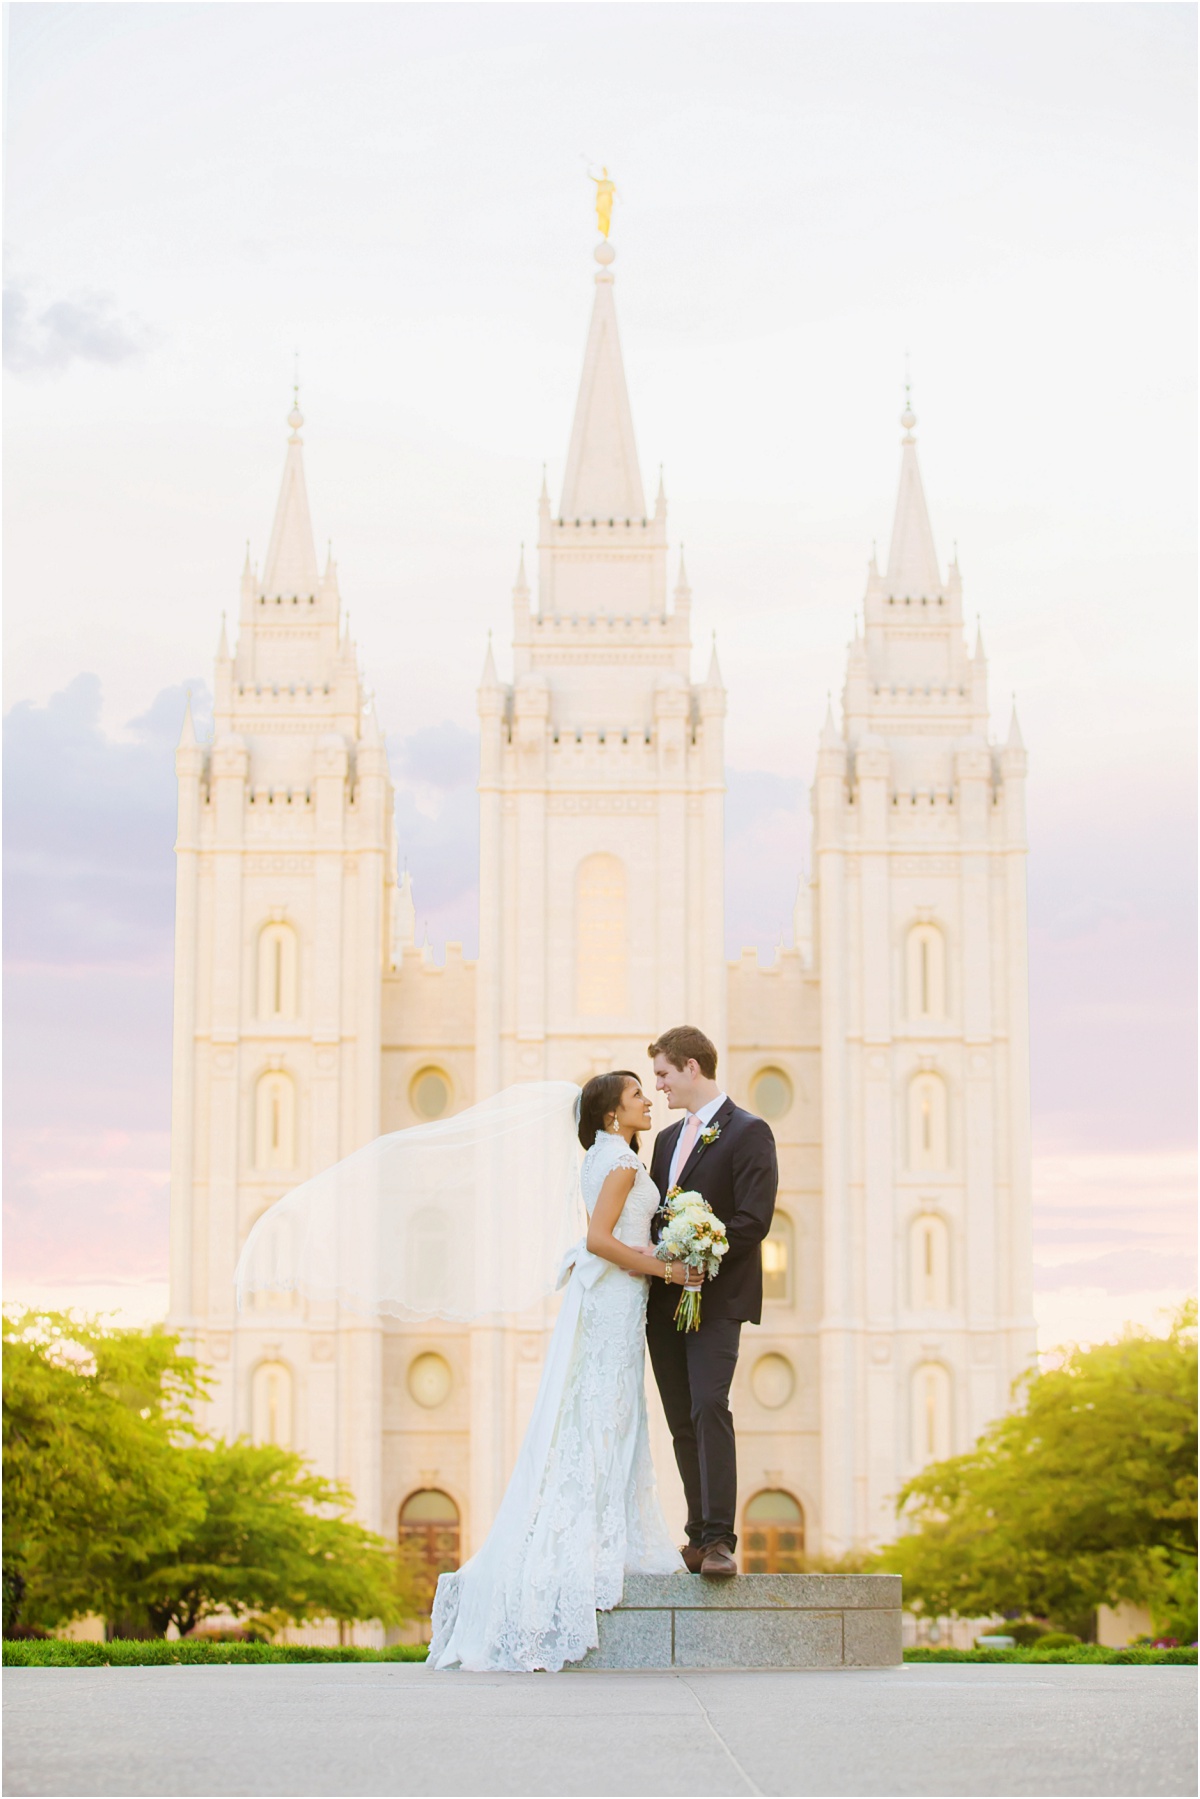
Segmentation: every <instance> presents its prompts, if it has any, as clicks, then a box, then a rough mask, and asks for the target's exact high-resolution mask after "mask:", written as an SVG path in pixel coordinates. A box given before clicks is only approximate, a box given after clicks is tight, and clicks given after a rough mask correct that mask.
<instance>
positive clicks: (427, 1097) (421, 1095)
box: [408, 1068, 450, 1119]
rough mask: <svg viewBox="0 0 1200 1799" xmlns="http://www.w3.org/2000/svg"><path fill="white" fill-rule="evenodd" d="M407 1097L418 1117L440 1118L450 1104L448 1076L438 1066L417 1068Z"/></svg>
mask: <svg viewBox="0 0 1200 1799" xmlns="http://www.w3.org/2000/svg"><path fill="white" fill-rule="evenodd" d="M408 1098H409V1103H410V1104H411V1106H412V1109H413V1111H414V1112H415V1113H416V1115H417V1117H418V1118H424V1119H433V1118H441V1117H442V1115H443V1114H444V1113H445V1111H446V1109H447V1107H448V1106H449V1104H450V1076H449V1075H448V1074H443V1073H442V1070H441V1069H440V1068H418V1070H417V1072H416V1074H414V1076H413V1078H412V1080H411V1081H410V1082H409V1085H408Z"/></svg>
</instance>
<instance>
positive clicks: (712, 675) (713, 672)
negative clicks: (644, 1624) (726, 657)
mask: <svg viewBox="0 0 1200 1799" xmlns="http://www.w3.org/2000/svg"><path fill="white" fill-rule="evenodd" d="M704 685H705V686H706V687H720V688H721V689H722V690H724V687H725V683H724V681H723V680H722V679H721V664H720V663H719V662H718V661H717V634H716V632H715V631H714V632H713V634H712V655H711V656H710V657H709V661H708V674H707V675H706V676H705V679H704Z"/></svg>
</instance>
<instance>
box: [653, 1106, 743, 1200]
mask: <svg viewBox="0 0 1200 1799" xmlns="http://www.w3.org/2000/svg"><path fill="white" fill-rule="evenodd" d="M727 1097H728V1095H726V1094H724V1093H718V1094H717V1097H716V1099H710V1100H709V1102H708V1104H707V1105H704V1106H701V1107H700V1110H699V1111H698V1112H695V1113H692V1112H689V1113H688V1118H692V1117H695V1118H698V1119H699V1120H700V1129H701V1131H703V1130H704V1128H705V1126H706V1125H709V1124H711V1123H712V1121H713V1119H714V1118H715V1117H716V1115H717V1113H718V1112H719V1111H720V1110H721V1107H722V1106H723V1105H724V1104H725V1101H726V1099H727ZM686 1130H687V1118H685V1119H684V1121H683V1128H682V1129H681V1130H680V1133H679V1135H678V1137H676V1139H675V1148H674V1149H673V1150H672V1152H671V1169H670V1173H669V1174H668V1176H667V1187H668V1188H671V1187H674V1186H675V1185H676V1183H677V1182H678V1180H679V1174H680V1151H681V1150H682V1149H683V1137H684V1132H685V1131H686ZM693 1147H694V1146H693Z"/></svg>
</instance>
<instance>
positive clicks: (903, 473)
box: [886, 387, 942, 599]
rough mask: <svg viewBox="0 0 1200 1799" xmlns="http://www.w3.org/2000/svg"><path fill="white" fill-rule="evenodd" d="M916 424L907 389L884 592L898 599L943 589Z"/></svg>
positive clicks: (917, 597)
mask: <svg viewBox="0 0 1200 1799" xmlns="http://www.w3.org/2000/svg"><path fill="white" fill-rule="evenodd" d="M916 422H917V420H916V414H915V413H914V412H913V409H912V405H911V402H910V399H909V396H908V389H907V387H906V388H905V400H904V411H903V412H902V413H901V414H900V423H901V424H902V425H903V426H904V436H903V437H902V438H901V440H900V442H901V458H900V492H899V494H898V495H897V498H896V518H895V523H894V524H893V526H892V542H891V548H890V549H889V550H888V562H887V577H886V584H887V590H888V592H889V593H891V594H894V595H895V596H896V598H897V599H904V598H906V597H910V598H912V599H919V598H920V596H921V595H922V594H925V595H928V596H930V597H932V596H933V595H934V594H936V593H940V592H941V587H942V577H941V575H940V574H939V572H938V561H937V552H936V550H935V549H934V547H933V527H932V525H931V524H930V522H929V508H928V506H927V505H926V503H925V489H924V487H923V486H922V485H921V471H920V468H919V467H918V466H917V440H916V438H915V437H914V436H913V426H914V425H915V424H916Z"/></svg>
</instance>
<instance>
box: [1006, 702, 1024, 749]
mask: <svg viewBox="0 0 1200 1799" xmlns="http://www.w3.org/2000/svg"><path fill="white" fill-rule="evenodd" d="M1004 747H1005V749H1006V750H1023V749H1024V748H1025V739H1024V738H1023V737H1022V735H1021V727H1020V724H1019V723H1018V721H1017V696H1016V694H1015V693H1014V694H1013V704H1012V719H1011V721H1010V723H1009V727H1008V741H1007V743H1006V744H1005V746H1004Z"/></svg>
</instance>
